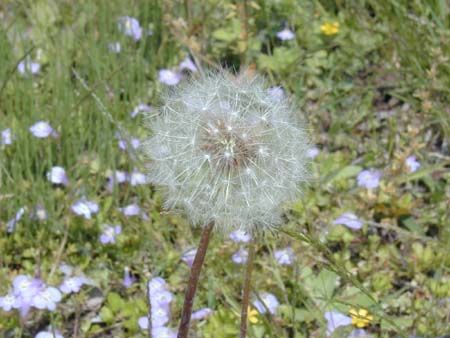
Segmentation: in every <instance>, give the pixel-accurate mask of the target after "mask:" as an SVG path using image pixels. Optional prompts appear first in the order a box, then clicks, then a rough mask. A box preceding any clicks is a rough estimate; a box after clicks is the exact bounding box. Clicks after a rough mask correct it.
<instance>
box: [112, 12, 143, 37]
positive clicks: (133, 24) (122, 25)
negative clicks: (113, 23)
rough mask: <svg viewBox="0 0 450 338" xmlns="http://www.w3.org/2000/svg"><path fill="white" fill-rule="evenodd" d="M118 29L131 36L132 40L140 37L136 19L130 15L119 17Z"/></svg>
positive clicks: (140, 33)
mask: <svg viewBox="0 0 450 338" xmlns="http://www.w3.org/2000/svg"><path fill="white" fill-rule="evenodd" d="M117 26H118V29H119V31H120V32H122V33H124V34H125V35H127V36H131V37H132V38H133V39H134V41H138V40H140V39H141V37H142V28H141V25H140V24H139V21H138V19H136V18H133V17H131V16H121V17H119V23H118V25H117Z"/></svg>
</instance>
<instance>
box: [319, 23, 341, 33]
mask: <svg viewBox="0 0 450 338" xmlns="http://www.w3.org/2000/svg"><path fill="white" fill-rule="evenodd" d="M320 30H321V31H322V33H323V34H325V35H334V34H337V32H339V22H337V21H331V22H325V23H324V24H323V25H321V26H320Z"/></svg>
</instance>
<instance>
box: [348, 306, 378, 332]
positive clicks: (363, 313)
mask: <svg viewBox="0 0 450 338" xmlns="http://www.w3.org/2000/svg"><path fill="white" fill-rule="evenodd" d="M349 313H350V317H352V324H353V325H355V326H356V327H358V328H363V327H366V326H367V325H369V324H370V322H371V321H372V320H373V316H372V315H370V314H369V311H367V310H366V309H359V310H356V309H350V311H349Z"/></svg>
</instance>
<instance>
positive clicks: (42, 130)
mask: <svg viewBox="0 0 450 338" xmlns="http://www.w3.org/2000/svg"><path fill="white" fill-rule="evenodd" d="M30 132H31V133H32V134H33V136H34V137H37V138H46V137H49V136H52V137H58V134H57V133H56V131H55V130H54V129H53V128H52V126H51V125H50V123H48V122H46V121H39V122H37V123H35V124H33V125H32V126H31V127H30Z"/></svg>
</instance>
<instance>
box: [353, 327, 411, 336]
mask: <svg viewBox="0 0 450 338" xmlns="http://www.w3.org/2000/svg"><path fill="white" fill-rule="evenodd" d="M356 337H361V338H369V337H371V336H368V335H367V332H366V330H364V329H355V330H353V331H352V332H350V335H349V336H348V337H347V338H356ZM410 337H411V338H413V337H412V336H410Z"/></svg>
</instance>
